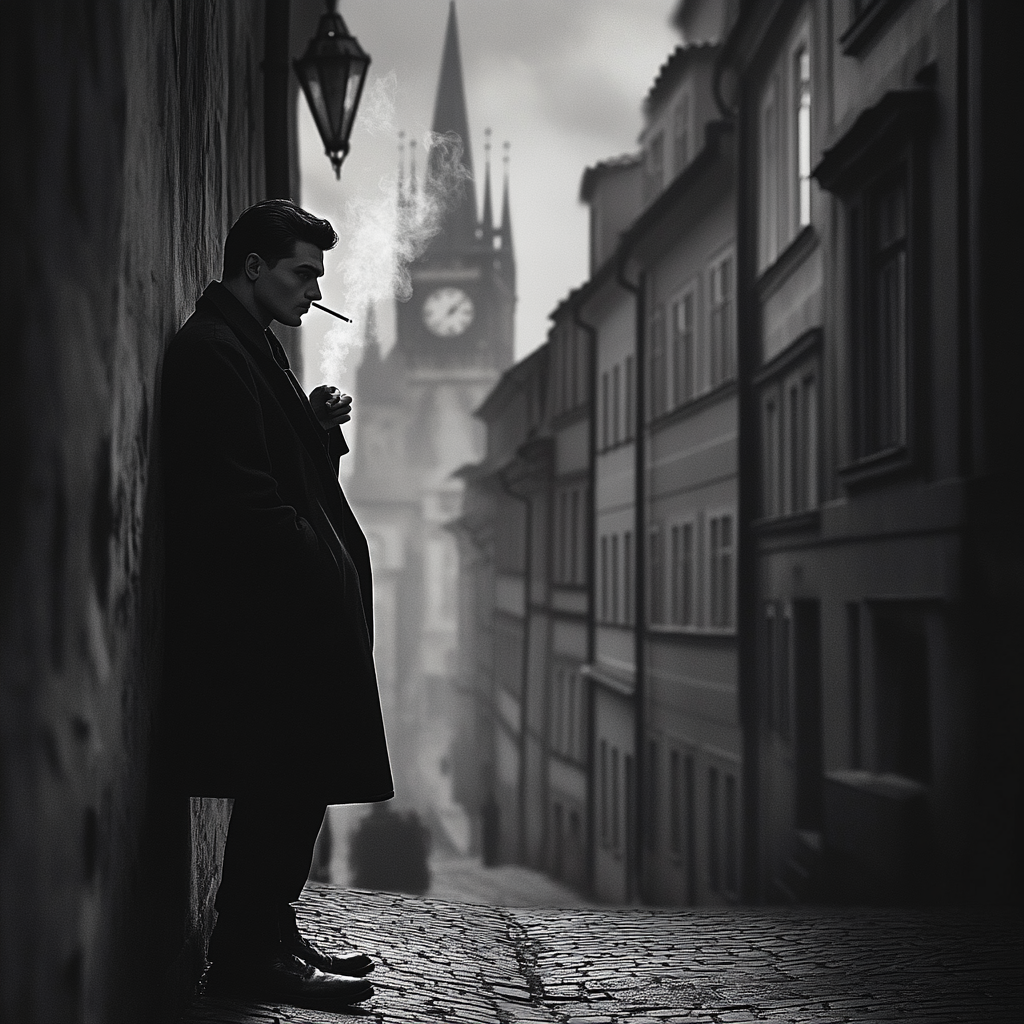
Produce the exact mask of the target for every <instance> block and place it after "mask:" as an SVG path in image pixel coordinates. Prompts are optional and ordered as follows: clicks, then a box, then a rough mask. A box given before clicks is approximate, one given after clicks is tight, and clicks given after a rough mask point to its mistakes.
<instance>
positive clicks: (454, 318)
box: [423, 287, 474, 338]
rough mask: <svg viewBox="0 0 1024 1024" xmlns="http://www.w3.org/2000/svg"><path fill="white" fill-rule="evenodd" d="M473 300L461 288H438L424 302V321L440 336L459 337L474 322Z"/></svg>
mask: <svg viewBox="0 0 1024 1024" xmlns="http://www.w3.org/2000/svg"><path fill="white" fill-rule="evenodd" d="M473 312H474V310H473V300H472V299H471V298H470V297H469V296H468V295H467V294H466V293H465V292H464V291H463V290H462V289H461V288H451V287H449V288H438V289H437V290H436V291H433V292H431V293H430V294H429V295H428V296H427V301H426V302H424V303H423V322H424V323H425V324H426V325H427V328H428V329H429V330H430V331H432V332H433V333H434V334H436V335H437V336H438V337H439V338H457V337H458V336H459V335H460V334H462V332H463V331H465V330H466V328H467V327H469V325H470V324H471V323H472V322H473Z"/></svg>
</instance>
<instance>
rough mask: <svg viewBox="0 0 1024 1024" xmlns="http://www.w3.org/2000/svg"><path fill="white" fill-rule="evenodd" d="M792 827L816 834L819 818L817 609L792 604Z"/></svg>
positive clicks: (820, 763)
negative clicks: (794, 777)
mask: <svg viewBox="0 0 1024 1024" xmlns="http://www.w3.org/2000/svg"><path fill="white" fill-rule="evenodd" d="M793 683H794V698H795V709H794V710H795V712H796V714H795V719H796V721H795V725H796V736H795V740H796V743H795V747H796V749H795V755H796V758H795V767H796V825H797V828H799V829H805V830H807V831H810V832H820V831H821V827H822V818H823V805H822V789H823V784H824V779H823V776H824V764H823V760H822V736H821V732H822V726H821V606H820V604H819V603H818V602H817V601H809V600H801V601H794V602H793Z"/></svg>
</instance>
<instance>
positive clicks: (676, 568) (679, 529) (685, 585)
mask: <svg viewBox="0 0 1024 1024" xmlns="http://www.w3.org/2000/svg"><path fill="white" fill-rule="evenodd" d="M694 536H695V524H694V523H693V522H692V521H691V522H685V523H676V524H674V525H673V526H672V530H671V533H670V540H669V546H670V553H669V559H670V560H669V564H670V566H671V572H672V580H671V584H670V586H671V590H670V598H669V601H670V607H669V619H670V621H671V622H672V624H673V625H676V626H693V625H694V624H695V610H696V609H695V607H694V604H695V602H694V592H695V584H696V579H695V573H694Z"/></svg>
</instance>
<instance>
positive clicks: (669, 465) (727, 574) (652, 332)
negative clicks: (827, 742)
mask: <svg viewBox="0 0 1024 1024" xmlns="http://www.w3.org/2000/svg"><path fill="white" fill-rule="evenodd" d="M718 51H719V47H718V45H716V44H714V43H712V42H702V43H694V44H690V45H686V46H680V47H679V48H677V49H676V51H675V52H674V53H673V54H672V56H671V57H670V58H669V60H668V61H667V62H666V63H665V65H664V67H663V68H662V69H661V72H660V73H659V75H658V77H657V79H656V80H655V83H654V85H653V86H652V89H651V91H650V93H649V95H648V98H647V102H646V104H645V108H646V118H645V126H644V130H643V132H642V133H641V137H640V142H641V147H642V151H643V153H644V155H645V160H644V163H645V168H646V171H647V174H646V177H645V184H646V187H647V197H646V198H647V207H646V209H645V210H644V212H643V214H642V215H641V216H640V217H639V218H638V219H637V221H636V223H635V224H634V225H633V227H632V228H631V229H630V231H629V233H628V234H627V235H626V237H625V238H624V239H623V242H622V248H623V252H624V255H627V256H628V265H629V266H630V268H631V272H632V273H633V274H635V276H636V279H637V280H638V281H642V282H643V289H644V296H645V298H644V301H645V310H644V324H643V328H644V331H645V336H644V347H645V360H644V377H645V379H644V385H643V387H644V396H643V397H644V416H643V424H642V427H641V428H640V429H641V434H640V436H641V441H642V447H643V452H642V457H641V463H642V465H643V467H644V472H643V481H642V490H641V491H640V492H639V493H638V502H639V507H638V513H637V520H638V523H639V524H640V529H639V530H638V535H639V536H641V537H642V538H643V548H642V552H643V558H644V559H645V566H644V574H645V580H646V583H645V587H644V592H643V594H642V595H640V598H639V599H640V600H643V601H644V615H643V618H642V621H641V622H638V624H637V629H638V630H640V631H641V636H640V639H641V643H642V644H643V652H642V668H643V681H642V699H641V704H642V708H643V728H642V748H643V763H642V769H643V777H642V780H641V787H640V794H641V806H642V812H643V824H642V840H643V842H642V849H643V853H642V859H641V865H640V873H639V874H640V879H641V883H640V884H641V890H642V892H643V894H644V897H645V898H646V899H648V900H651V901H653V902H658V903H672V904H680V903H682V904H698V903H699V904H708V903H714V902H721V901H728V900H735V899H736V898H737V897H738V896H739V892H740V884H739V881H740V856H739V855H740V848H741V842H742V838H741V827H740V826H741V815H740V805H741V801H742V786H741V783H742V771H741V766H742V751H743V744H742V736H741V730H740V720H739V706H738V687H737V657H736V599H735V595H736V527H737V469H738V456H737V443H738V412H737V389H736V329H735V328H736V315H735V311H736V303H735V280H736V271H735V267H736V245H735V191H734V133H733V132H732V131H731V126H730V125H728V124H727V123H723V122H722V121H721V120H720V115H719V111H718V108H717V106H716V104H715V100H714V97H713V94H712V79H713V74H714V68H715V62H716V60H717V57H718Z"/></svg>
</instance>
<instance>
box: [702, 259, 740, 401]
mask: <svg viewBox="0 0 1024 1024" xmlns="http://www.w3.org/2000/svg"><path fill="white" fill-rule="evenodd" d="M708 291H709V298H710V303H711V310H710V317H709V325H708V326H709V332H708V333H709V335H710V337H709V338H708V349H709V351H708V374H709V380H708V383H709V384H710V386H711V387H717V386H718V385H719V384H721V383H723V382H724V381H727V380H731V379H732V378H733V377H734V376H735V375H736V329H735V323H736V317H735V301H734V281H733V260H732V254H731V253H729V254H727V255H724V256H721V257H720V258H719V259H718V260H716V261H715V262H714V263H712V264H711V268H710V272H709V289H708Z"/></svg>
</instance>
